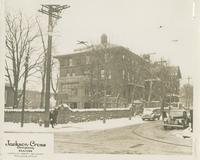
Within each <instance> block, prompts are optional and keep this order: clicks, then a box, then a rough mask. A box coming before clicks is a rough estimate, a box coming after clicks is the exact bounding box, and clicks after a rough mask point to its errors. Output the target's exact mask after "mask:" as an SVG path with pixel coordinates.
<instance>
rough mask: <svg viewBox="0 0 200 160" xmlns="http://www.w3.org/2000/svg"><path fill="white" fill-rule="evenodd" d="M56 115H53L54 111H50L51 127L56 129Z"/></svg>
mask: <svg viewBox="0 0 200 160" xmlns="http://www.w3.org/2000/svg"><path fill="white" fill-rule="evenodd" d="M53 119H54V115H53V111H50V114H49V121H50V124H51V127H52V128H54V120H53Z"/></svg>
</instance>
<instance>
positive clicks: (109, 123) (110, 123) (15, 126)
mask: <svg viewBox="0 0 200 160" xmlns="http://www.w3.org/2000/svg"><path fill="white" fill-rule="evenodd" d="M140 123H144V122H143V121H142V119H141V117H139V116H136V117H132V119H131V120H129V118H128V117H127V118H119V119H109V120H106V123H105V124H103V121H102V120H98V121H91V122H80V123H72V122H69V123H67V124H58V125H56V126H55V128H51V126H50V127H49V128H44V126H39V124H37V123H25V124H24V127H23V128H21V127H20V123H11V122H5V123H4V127H3V128H4V131H5V132H77V131H89V130H105V129H112V128H118V127H123V126H129V125H134V124H140Z"/></svg>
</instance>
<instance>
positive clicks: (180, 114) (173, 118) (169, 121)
mask: <svg viewBox="0 0 200 160" xmlns="http://www.w3.org/2000/svg"><path fill="white" fill-rule="evenodd" d="M163 126H164V129H168V128H187V127H188V126H189V119H188V116H187V112H186V111H185V110H182V109H181V110H180V109H172V110H170V111H169V114H168V116H167V117H165V118H164V120H163Z"/></svg>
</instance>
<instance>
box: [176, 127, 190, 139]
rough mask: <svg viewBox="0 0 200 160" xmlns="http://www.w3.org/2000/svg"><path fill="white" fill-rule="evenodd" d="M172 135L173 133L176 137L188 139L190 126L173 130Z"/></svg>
mask: <svg viewBox="0 0 200 160" xmlns="http://www.w3.org/2000/svg"><path fill="white" fill-rule="evenodd" d="M172 135H175V136H176V137H178V138H188V139H190V138H192V132H191V128H190V127H188V128H186V129H184V130H174V132H173V133H172Z"/></svg>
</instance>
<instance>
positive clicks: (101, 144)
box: [54, 121, 192, 155]
mask: <svg viewBox="0 0 200 160" xmlns="http://www.w3.org/2000/svg"><path fill="white" fill-rule="evenodd" d="M161 123H162V122H161V121H149V122H147V123H143V124H136V125H132V126H125V127H120V128H114V129H107V130H101V131H83V132H68V133H67V132H55V133H54V139H55V141H54V147H55V149H54V150H55V152H56V153H87V154H89V153H91V154H92V153H93V154H165V155H174V154H191V153H192V147H191V146H192V144H191V139H182V138H178V137H176V136H174V135H173V133H175V132H177V130H167V131H166V130H164V129H163V127H162V126H161ZM180 131H181V130H180Z"/></svg>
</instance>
